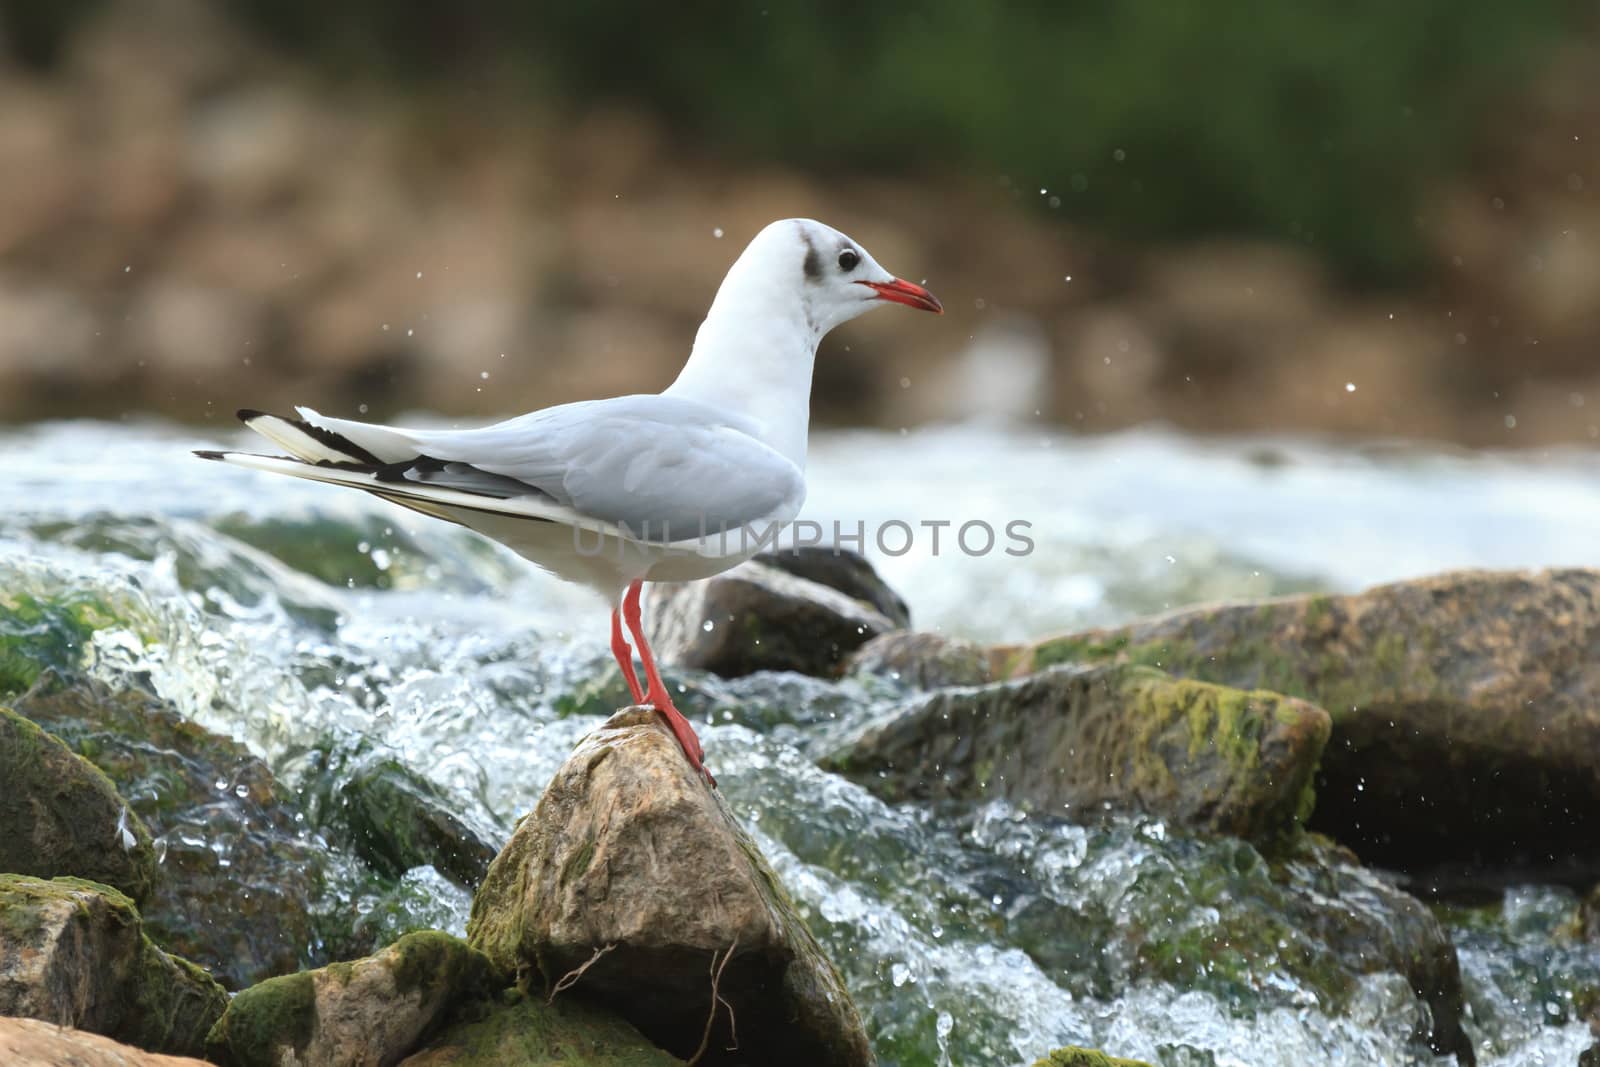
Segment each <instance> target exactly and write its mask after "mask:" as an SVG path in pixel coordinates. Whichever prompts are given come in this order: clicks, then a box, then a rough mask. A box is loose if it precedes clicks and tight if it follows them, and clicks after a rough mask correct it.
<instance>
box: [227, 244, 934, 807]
mask: <svg viewBox="0 0 1600 1067" xmlns="http://www.w3.org/2000/svg"><path fill="white" fill-rule="evenodd" d="M884 301H892V302H895V303H900V304H906V305H909V306H911V307H913V308H921V309H924V310H927V311H934V312H942V311H943V310H944V309H943V308H942V307H941V306H940V304H939V301H938V300H937V299H936V298H935V297H934V295H933V294H932V293H930V292H928V290H927V289H925V288H923V287H922V286H920V285H917V284H915V283H912V282H908V281H904V280H902V279H900V278H896V277H895V276H894V275H892V274H890V273H889V272H888V271H886V270H884V269H883V268H882V267H880V266H879V265H878V264H877V262H876V261H875V260H874V259H873V258H872V257H871V256H870V255H868V254H867V252H866V250H865V249H863V248H862V247H861V246H860V244H858V243H857V242H855V241H853V240H851V239H850V238H849V237H846V236H845V235H844V234H842V233H840V232H839V231H838V230H835V229H833V228H831V227H829V226H824V225H823V224H822V223H820V222H814V221H812V220H810V219H784V220H782V221H779V222H774V223H772V224H771V225H770V226H768V227H766V229H764V230H762V231H761V232H760V233H759V234H757V235H756V238H755V240H753V241H751V242H750V244H749V246H748V247H747V248H746V249H745V250H744V253H743V254H742V255H740V256H739V258H738V260H736V261H735V262H734V264H733V267H732V268H731V269H729V271H728V275H727V277H726V278H724V279H723V281H722V286H721V287H720V288H719V289H718V290H717V295H716V298H715V299H714V300H713V301H712V303H711V310H710V311H709V312H707V314H706V318H705V321H704V322H703V323H701V325H700V329H699V332H698V333H697V334H696V335H695V341H694V347H693V349H692V350H691V351H690V353H689V360H688V362H687V363H686V364H685V365H684V367H683V370H682V371H681V372H680V373H679V374H678V377H677V380H676V381H674V382H673V383H672V384H671V385H670V386H668V387H667V388H666V389H665V390H664V391H663V392H661V393H656V394H635V395H631V396H619V397H612V398H610V399H607V400H588V401H581V402H579V403H573V404H561V405H559V406H556V407H551V408H545V409H543V410H540V411H535V412H532V413H530V414H527V415H521V416H518V417H516V418H513V419H508V420H506V421H504V422H499V423H495V424H493V425H490V426H485V427H482V428H481V429H475V430H410V429H403V428H401V427H397V426H382V425H378V424H375V423H366V422H353V421H350V420H347V419H336V418H329V417H327V416H324V415H320V414H318V413H317V412H315V411H312V410H311V409H310V408H305V407H300V408H297V409H296V410H297V411H298V412H299V415H300V417H299V418H286V417H280V416H277V415H269V414H266V413H263V412H259V411H251V410H244V411H240V412H239V418H240V419H241V420H243V422H244V423H245V425H247V426H249V427H250V428H251V429H252V430H255V431H256V432H257V433H260V434H261V435H262V436H264V437H266V438H267V439H268V440H270V441H272V442H273V443H274V444H276V445H278V446H279V447H280V448H282V449H284V450H285V451H287V452H289V453H290V455H289V456H264V455H256V454H253V453H246V452H210V451H205V452H197V453H196V455H198V456H201V457H203V458H205V459H216V460H222V461H224V462H228V463H234V464H237V465H239V466H241V467H250V468H254V469H256V470H263V471H270V472H272V473H275V474H288V475H292V476H294V477H297V478H309V479H311V480H313V481H319V482H329V483H332V484H334V485H344V486H350V487H352V488H355V489H363V490H366V491H367V492H369V493H374V494H376V495H378V496H380V497H383V498H384V499H386V500H391V501H393V502H395V503H397V504H401V505H403V506H405V507H408V508H411V509H413V510H416V511H419V512H422V513H423V514H425V515H431V516H435V517H437V518H441V519H447V520H449V521H451V522H455V523H459V524H460V525H462V526H465V527H467V528H469V529H472V530H476V531H477V532H479V533H481V534H484V535H485V536H487V537H491V538H493V539H494V540H496V541H499V542H501V543H502V544H504V545H506V546H508V547H509V548H511V549H512V550H513V551H515V552H517V553H518V554H519V555H521V556H523V557H524V558H526V559H528V560H531V561H532V562H534V563H535V564H537V565H539V566H540V567H543V568H544V569H546V570H548V571H551V572H552V573H554V574H556V575H558V576H559V577H562V578H565V579H567V580H569V581H575V582H582V583H584V584H586V585H588V586H590V587H592V588H594V589H595V590H596V591H598V592H599V593H600V594H601V595H603V596H605V597H606V598H607V599H608V600H609V602H610V603H611V605H612V612H611V650H612V653H613V655H615V656H616V659H617V664H618V666H620V667H621V668H622V674H623V677H624V678H626V679H627V682H628V689H629V691H630V692H631V693H632V694H633V699H634V701H635V702H636V703H640V704H646V705H650V706H652V707H654V708H655V709H656V710H658V711H659V712H660V713H661V714H662V715H663V716H665V718H666V721H667V725H668V726H669V727H670V728H671V729H672V732H673V734H674V736H676V737H677V739H678V743H679V744H680V745H681V746H682V747H683V751H684V755H685V756H687V757H688V759H689V762H690V764H691V765H692V766H693V767H694V768H695V769H696V770H697V771H699V772H700V773H701V774H703V775H705V777H706V779H707V780H708V781H710V782H711V783H712V784H713V785H715V779H712V778H711V775H710V774H709V772H707V771H706V770H705V766H704V762H703V761H704V758H705V754H704V752H703V751H702V749H701V747H700V741H699V738H697V737H696V736H695V733H694V730H693V729H692V728H691V727H690V726H689V723H688V721H687V720H686V719H685V718H684V717H683V715H682V714H681V713H680V712H679V711H678V709H677V708H675V707H674V706H673V704H672V698H671V697H670V696H669V695H668V693H667V688H666V686H665V685H664V684H663V683H662V681H661V675H660V672H659V671H658V670H657V669H656V663H655V656H654V655H653V654H652V653H651V651H650V645H649V643H648V642H647V641H646V640H645V635H644V629H643V626H642V623H641V619H640V609H639V593H640V590H641V588H642V584H643V583H644V582H647V581H668V582H682V581H693V580H695V579H699V578H708V577H710V576H711V575H714V574H718V573H720V572H722V571H725V570H727V569H729V568H730V567H733V566H736V565H737V564H739V563H741V562H743V561H744V560H746V559H748V558H750V557H751V556H752V555H754V554H755V553H756V552H757V551H758V550H759V549H760V548H761V547H762V544H761V540H762V538H763V536H764V535H765V534H767V533H768V532H769V531H770V530H771V529H772V528H773V524H780V525H779V528H781V525H782V524H787V523H788V522H790V521H791V520H793V519H794V517H795V516H796V515H797V514H798V513H799V511H800V505H801V504H802V503H803V502H804V500H805V494H806V485H805V463H806V431H807V425H808V423H809V421H810V406H811V405H810V394H811V372H812V365H813V363H814V361H815V358H816V352H817V344H818V342H820V341H821V340H822V338H823V336H824V335H825V334H827V333H828V331H829V330H832V329H833V328H834V327H835V326H838V325H840V324H841V323H844V322H848V321H849V320H851V319H853V318H855V317H856V316H858V315H860V314H862V313H864V312H866V311H869V310H871V309H872V308H874V307H876V306H878V305H880V304H881V303H883V302H884ZM767 543H768V544H770V540H769V541H768V542H767ZM619 600H620V602H621V603H620V608H619V606H618V602H619ZM624 622H626V624H627V626H628V629H629V631H631V632H632V634H633V639H634V642H635V643H636V644H637V645H638V649H639V658H640V660H641V661H642V662H643V665H644V672H645V686H644V687H643V688H641V687H640V685H639V680H638V678H637V677H636V676H635V674H634V668H633V653H632V650H631V649H630V648H629V647H628V643H627V640H626V639H625V638H624V637H623V633H622V626H623V623H624Z"/></svg>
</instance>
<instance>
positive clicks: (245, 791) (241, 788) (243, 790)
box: [233, 782, 250, 800]
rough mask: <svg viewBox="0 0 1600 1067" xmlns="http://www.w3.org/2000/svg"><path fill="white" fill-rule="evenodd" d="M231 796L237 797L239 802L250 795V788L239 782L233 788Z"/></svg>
mask: <svg viewBox="0 0 1600 1067" xmlns="http://www.w3.org/2000/svg"><path fill="white" fill-rule="evenodd" d="M233 795H234V796H236V797H238V798H239V799H240V800H243V799H244V798H245V797H247V796H249V795H250V787H249V786H247V785H245V784H244V783H243V782H240V783H239V784H238V785H236V786H234V787H233Z"/></svg>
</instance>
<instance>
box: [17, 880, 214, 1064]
mask: <svg viewBox="0 0 1600 1067" xmlns="http://www.w3.org/2000/svg"><path fill="white" fill-rule="evenodd" d="M227 1002H228V995H227V993H226V992H224V991H223V988H222V987H221V986H220V985H218V984H217V983H216V982H214V981H212V979H211V976H210V975H208V974H207V973H206V972H205V971H204V970H202V969H201V968H199V967H196V966H195V965H194V964H192V963H190V962H188V961H187V960H183V959H179V958H177V957H175V956H169V955H167V954H166V953H165V952H162V951H161V950H160V949H158V948H156V946H155V945H154V944H152V943H151V941H150V939H149V938H148V937H146V936H145V934H144V931H143V929H142V928H141V923H140V920H139V913H138V911H137V910H136V909H135V908H134V906H133V901H131V900H129V899H128V898H127V897H126V896H124V895H123V894H121V893H119V892H117V891H116V890H115V889H112V888H111V887H110V886H105V885H100V884H99V883H96V882H88V881H84V880H82V879H79V878H57V879H54V880H49V881H47V880H45V879H42V878H30V877H27V876H25V875H16V874H0V1015H22V1016H26V1017H28V1018H32V1019H43V1020H45V1021H47V1022H51V1023H55V1024H57V1025H59V1026H73V1027H77V1028H78V1029H81V1030H91V1031H93V1032H95V1033H97V1034H104V1035H106V1036H107V1037H114V1038H116V1039H117V1040H119V1041H126V1042H128V1043H129V1044H133V1045H138V1046H139V1047H140V1048H146V1049H152V1050H154V1051H157V1052H173V1053H178V1054H182V1055H189V1054H199V1052H200V1050H201V1047H202V1045H203V1043H204V1040H205V1035H206V1031H207V1030H209V1029H210V1028H211V1025H212V1024H213V1023H214V1022H216V1021H217V1018H218V1017H219V1016H220V1015H221V1014H222V1010H223V1008H224V1007H225V1006H226V1005H227Z"/></svg>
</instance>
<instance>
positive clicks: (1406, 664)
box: [1013, 570, 1600, 877]
mask: <svg viewBox="0 0 1600 1067" xmlns="http://www.w3.org/2000/svg"><path fill="white" fill-rule="evenodd" d="M1105 660H1114V661H1122V662H1131V663H1147V664H1153V665H1155V666H1158V667H1160V668H1162V669H1163V670H1166V671H1168V672H1170V673H1172V674H1176V675H1180V676H1183V677H1187V678H1197V679H1203V680H1205V681H1210V682H1216V683H1219V684H1222V685H1231V686H1237V687H1240V688H1255V687H1265V688H1267V689H1271V690H1273V691H1275V692H1281V693H1285V694H1288V695H1291V696H1297V697H1302V698H1304V699H1307V700H1311V701H1314V702H1316V703H1317V704H1319V705H1321V706H1322V707H1324V708H1326V709H1328V712H1329V714H1330V715H1332V717H1333V734H1332V740H1331V741H1330V743H1329V744H1328V746H1327V749H1326V751H1325V752H1324V754H1323V759H1322V767H1321V771H1320V772H1319V775H1318V780H1317V808H1316V814H1315V817H1314V818H1313V821H1312V825H1313V826H1314V827H1316V828H1318V829H1320V830H1322V831H1324V832H1326V833H1328V834H1330V835H1332V836H1334V837H1336V838H1337V839H1339V840H1340V841H1343V842H1345V843H1346V844H1349V845H1351V846H1352V847H1354V848H1355V849H1356V850H1357V851H1359V852H1360V853H1361V855H1362V856H1363V857H1364V858H1365V859H1366V860H1368V861H1369V862H1373V863H1378V864H1381V865H1383V866H1386V867H1392V868H1395V869H1398V870H1402V871H1408V872H1413V873H1415V874H1423V875H1425V874H1426V872H1427V871H1428V870H1429V869H1430V868H1433V867H1434V866H1436V865H1441V864H1452V865H1454V864H1461V863H1465V864H1467V865H1469V866H1470V867H1474V868H1480V869H1484V870H1488V869H1491V868H1494V867H1496V866H1505V865H1509V864H1525V865H1528V866H1537V865H1539V864H1541V863H1542V864H1545V865H1550V864H1552V863H1553V862H1556V861H1563V860H1574V861H1578V862H1581V863H1583V864H1586V865H1588V866H1589V867H1591V868H1593V867H1594V866H1595V863H1596V861H1595V857H1596V856H1597V855H1600V820H1596V819H1594V818H1592V817H1591V813H1592V812H1594V811H1596V810H1600V773H1597V772H1596V764H1595V760H1594V753H1595V752H1597V751H1600V571H1596V570H1548V571H1538V572H1491V571H1466V572H1460V573H1453V574H1444V575H1439V576H1437V577H1432V578H1425V579H1420V580H1417V581H1410V582H1400V583H1396V584H1393V585H1385V586H1379V587H1377V588H1374V589H1370V590H1368V591H1366V592H1364V593H1359V594H1355V595H1353V596H1301V597H1291V598H1287V599H1283V600H1273V601H1266V602H1262V603H1244V604H1229V605H1223V606H1220V607H1207V608H1197V609H1192V610H1185V611H1180V612H1176V613H1174V614H1170V615H1166V616H1162V617H1160V618H1155V619H1150V620H1145V621H1142V622H1137V623H1134V624H1132V625H1130V626H1125V627H1120V628H1116V629H1107V630H1093V631H1088V632H1085V633H1080V634H1073V635H1071V636H1067V637H1058V638H1052V639H1049V640H1045V641H1041V642H1039V643H1038V644H1035V645H1034V646H1032V647H1031V648H1030V649H1028V650H1027V651H1026V652H1025V653H1023V654H1022V655H1021V656H1020V657H1019V658H1018V660H1017V662H1016V663H1015V665H1014V667H1013V670H1014V671H1015V672H1017V673H1025V672H1027V671H1030V670H1035V669H1039V668H1042V667H1045V666H1048V665H1050V664H1054V663H1060V662H1066V661H1105ZM1591 873H1593V872H1592V871H1591ZM1569 877H1570V874H1569Z"/></svg>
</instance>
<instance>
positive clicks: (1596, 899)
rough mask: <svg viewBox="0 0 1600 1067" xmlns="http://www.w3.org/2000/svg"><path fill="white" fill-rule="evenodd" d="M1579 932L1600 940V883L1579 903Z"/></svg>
mask: <svg viewBox="0 0 1600 1067" xmlns="http://www.w3.org/2000/svg"><path fill="white" fill-rule="evenodd" d="M1578 932H1579V933H1580V934H1581V935H1582V936H1584V937H1586V938H1588V939H1589V940H1590V941H1596V942H1600V885H1597V886H1595V887H1594V888H1593V889H1591V890H1589V892H1588V893H1587V894H1585V895H1584V898H1583V901H1582V903H1580V904H1579V905H1578ZM1597 1021H1600V1016H1597Z"/></svg>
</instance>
